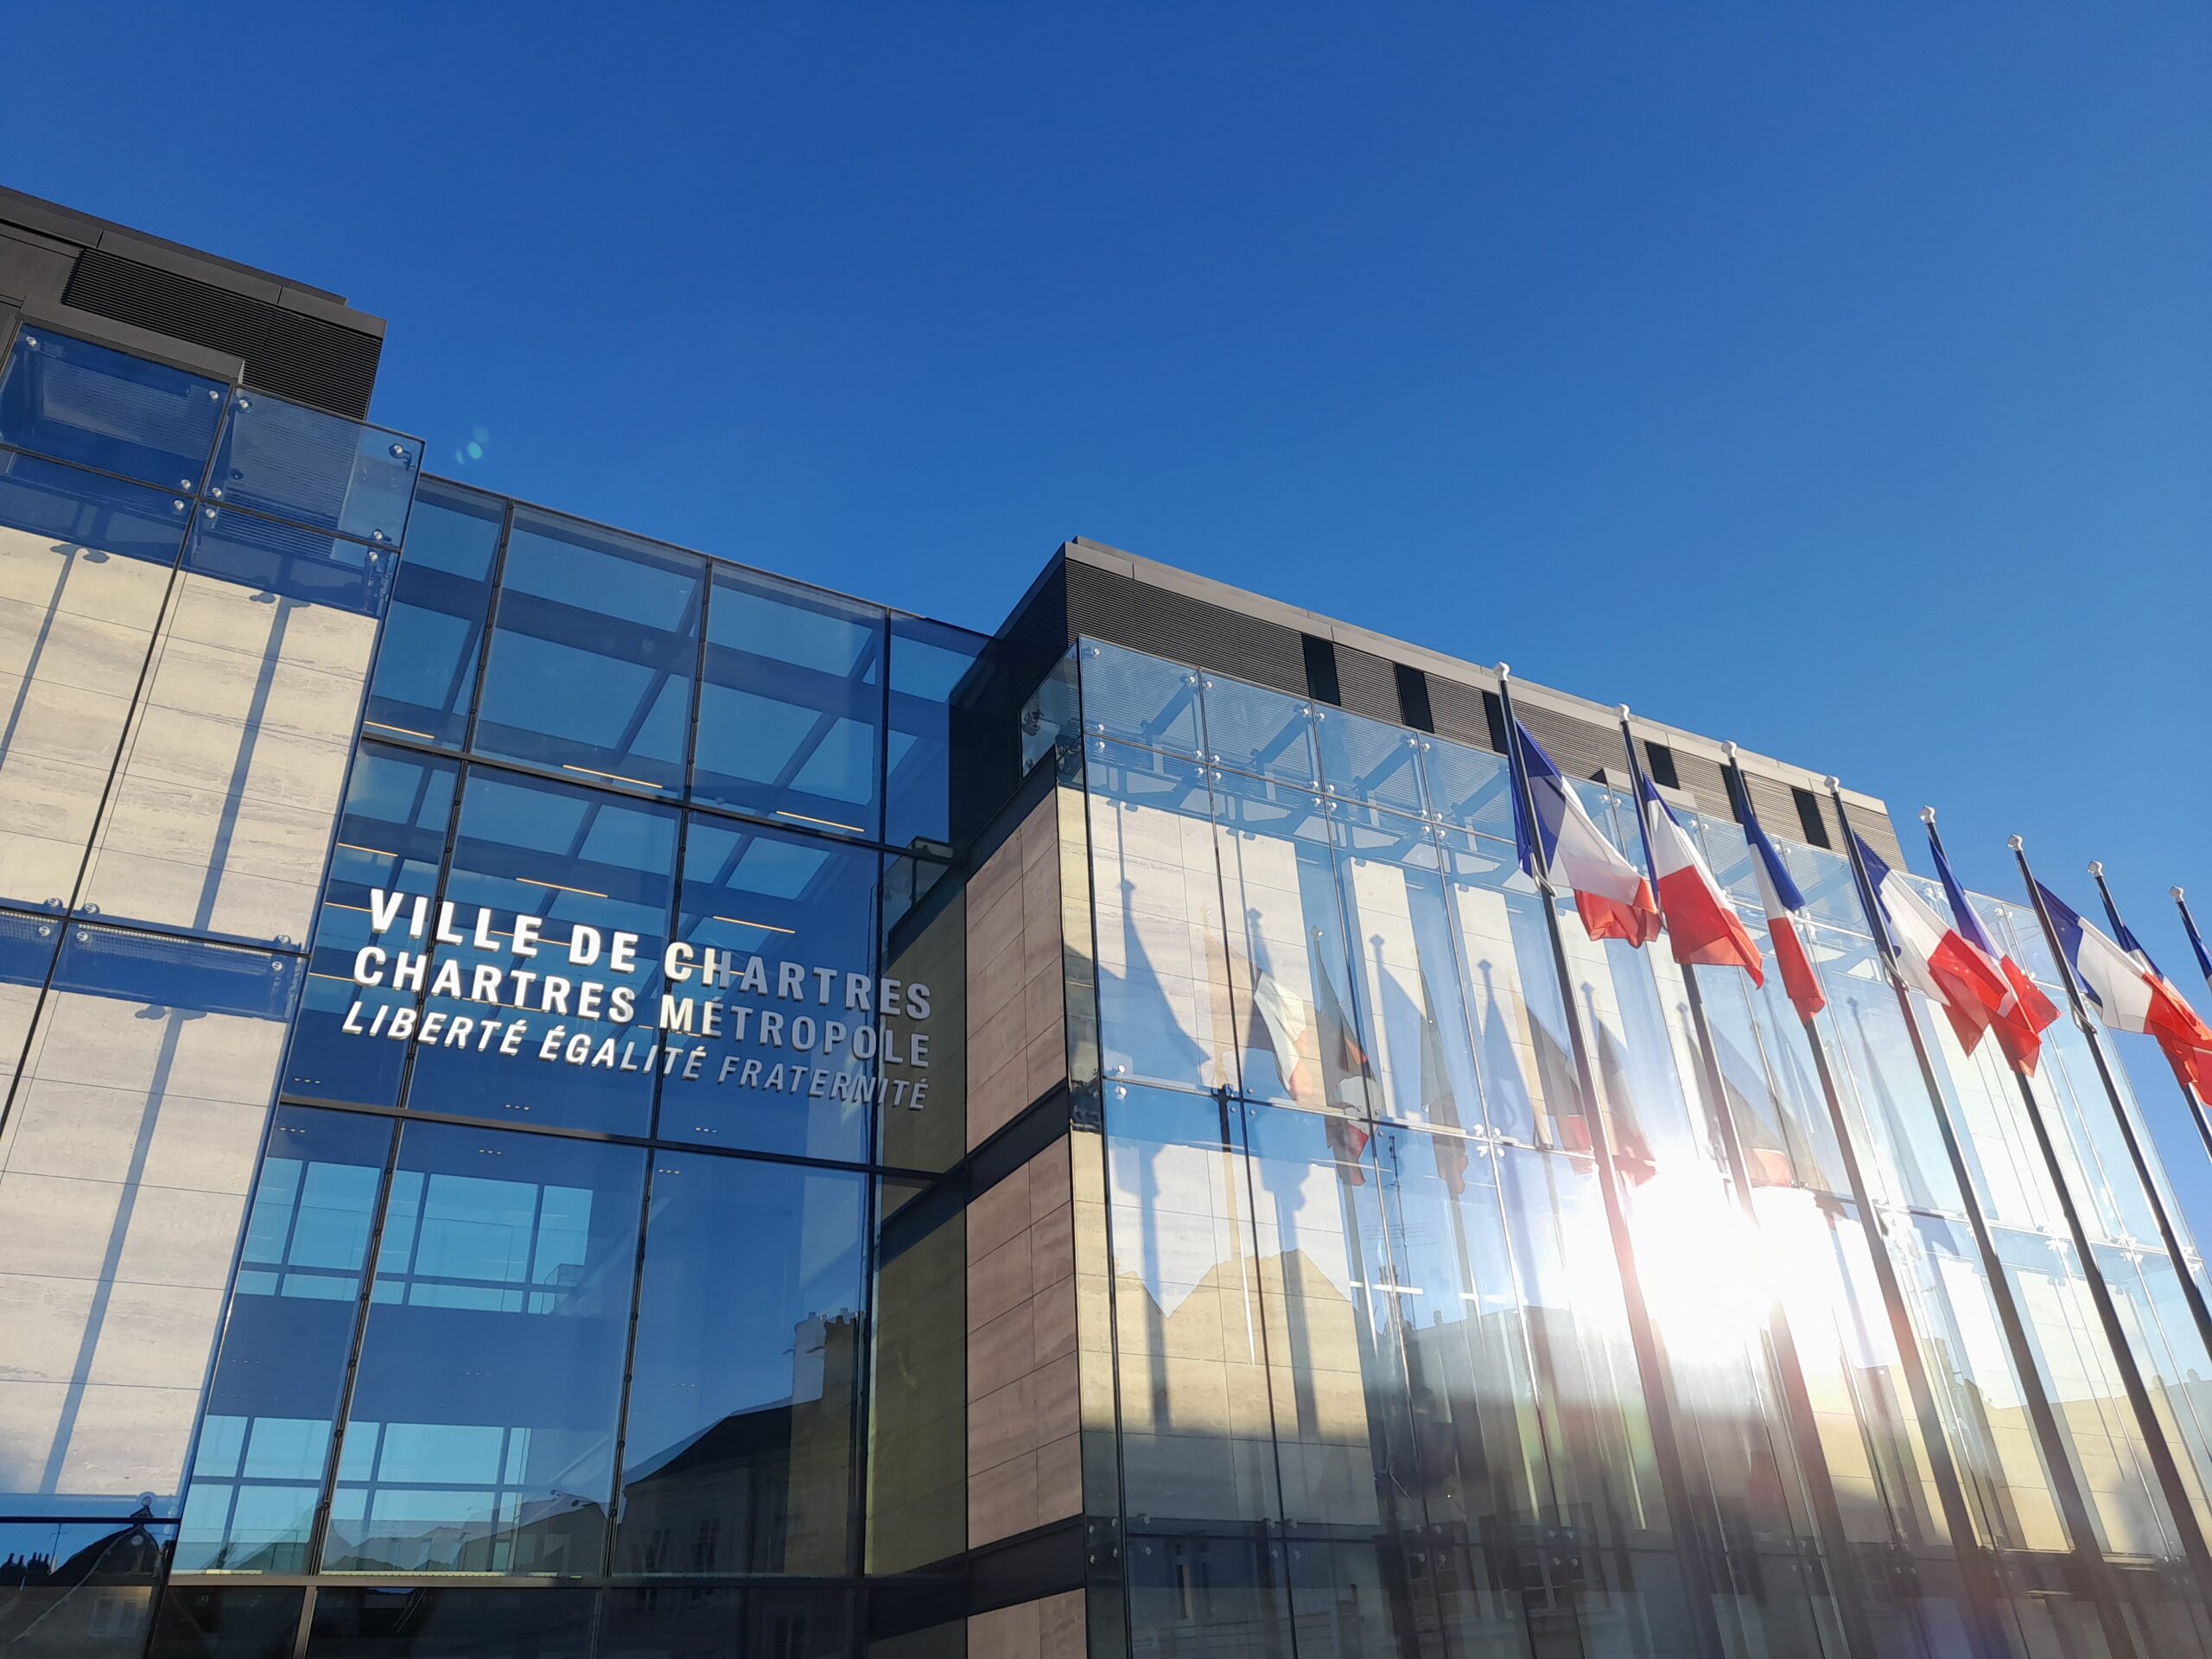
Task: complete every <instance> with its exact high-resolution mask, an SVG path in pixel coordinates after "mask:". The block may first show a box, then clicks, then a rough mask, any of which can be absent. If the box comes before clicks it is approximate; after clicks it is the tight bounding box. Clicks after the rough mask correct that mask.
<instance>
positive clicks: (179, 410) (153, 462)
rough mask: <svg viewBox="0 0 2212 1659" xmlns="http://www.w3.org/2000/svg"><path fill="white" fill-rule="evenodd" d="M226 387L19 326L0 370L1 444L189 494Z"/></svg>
mask: <svg viewBox="0 0 2212 1659" xmlns="http://www.w3.org/2000/svg"><path fill="white" fill-rule="evenodd" d="M226 390H227V388H226V387H225V386H224V385H223V384H222V383H221V382H219V381H216V380H209V379H206V378H202V377H201V376H199V375H196V374H187V373H186V372H184V371H183V370H181V369H172V368H168V367H166V366H164V365H162V364H159V363H149V362H148V361H146V359H143V358H139V357H130V356H127V355H125V354H124V353H122V352H111V351H110V350H108V348H107V347H106V346H93V345H91V344H88V343H87V342H86V341H84V340H72V339H70V338H69V336H68V335H67V334H54V333H52V332H50V331H49V330H48V329H44V328H35V327H26V328H24V329H23V330H22V332H21V333H20V334H17V335H16V349H15V352H14V353H13V354H12V355H10V358H9V359H8V369H7V372H6V374H5V375H4V376H0V443H6V444H13V445H14V446H15V447H16V448H19V449H29V450H30V451H32V452H33V453H35V454H41V455H52V456H53V457H54V459H56V460H57V461H75V462H76V463H77V464H78V465H79V466H81V467H99V469H100V471H102V472H104V473H119V474H122V475H123V476H124V477H125V478H135V479H137V480H140V481H141V482H143V483H147V484H151V485H154V486H156V487H157V488H159V489H164V490H181V491H184V492H187V493H189V492H191V491H194V490H196V489H198V488H199V487H200V474H202V473H203V472H205V471H206V470H207V451H208V450H209V448H212V447H213V444H214V442H215V423H216V422H217V421H219V419H220V418H221V417H222V413H223V395H224V393H225V391H226Z"/></svg>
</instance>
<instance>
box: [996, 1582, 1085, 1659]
mask: <svg viewBox="0 0 2212 1659" xmlns="http://www.w3.org/2000/svg"><path fill="white" fill-rule="evenodd" d="M1083 1615H1084V1602H1083V1592H1082V1591H1080V1590H1069V1591H1066V1592H1063V1593H1061V1594H1059V1595H1057V1596H1046V1597H1043V1598H1041V1599H1039V1600H1036V1601H1020V1602H1016V1603H1015V1604H1014V1605H1013V1606H1011V1607H999V1608H995V1609H993V1610H992V1611H989V1612H988V1613H977V1614H976V1616H975V1617H974V1618H970V1619H969V1621H968V1659H1081V1656H1082V1655H1083V1653H1084V1650H1085V1641H1084V1616H1083Z"/></svg>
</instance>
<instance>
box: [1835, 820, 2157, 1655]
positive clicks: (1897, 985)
mask: <svg viewBox="0 0 2212 1659" xmlns="http://www.w3.org/2000/svg"><path fill="white" fill-rule="evenodd" d="M1827 785H1828V793H1829V795H1830V797H1831V798H1833V799H1834V802H1835V810H1836V817H1837V818H1838V819H1839V820H1840V821H1841V823H1842V824H1843V842H1844V847H1845V849H1846V850H1847V852H1848V853H1849V855H1850V857H1851V873H1852V875H1853V878H1854V879H1855V880H1856V882H1857V885H1858V887H1859V906H1860V907H1861V908H1862V909H1863V910H1864V911H1865V912H1866V925H1867V927H1868V928H1869V930H1871V931H1872V934H1873V938H1874V949H1875V952H1876V954H1877V955H1878V957H1880V959H1881V963H1882V968H1883V971H1884V974H1885V976H1886V977H1887V978H1888V980H1889V982H1890V988H1891V990H1893V991H1895V992H1896V993H1897V1012H1898V1014H1900V1015H1901V1016H1902V1017H1903V1018H1904V1028H1905V1034H1906V1035H1907V1036H1908V1037H1909V1038H1910V1039H1911V1041H1912V1056H1913V1058H1914V1059H1915V1060H1916V1062H1917V1063H1918V1064H1919V1067H1920V1080H1921V1084H1922V1085H1923V1087H1924V1088H1925V1089H1926V1090H1927V1091H1928V1104H1929V1110H1930V1111H1931V1112H1933V1113H1934V1114H1935V1118H1936V1133H1937V1135H1938V1136H1939V1138H1940V1139H1941V1140H1942V1142H1943V1157H1944V1160H1945V1161H1946V1162H1947V1163H1948V1164H1949V1165H1950V1166H1951V1179H1952V1181H1953V1182H1954V1184H1955V1185H1956V1186H1957V1188H1958V1192H1959V1202H1960V1203H1961V1205H1964V1206H1965V1208H1966V1215H1967V1229H1968V1230H1969V1231H1971V1232H1972V1233H1973V1235H1974V1254H1975V1255H1977V1256H1979V1257H1980V1261H1981V1270H1982V1276H1983V1278H1984V1280H1985V1281H1986V1282H1987V1284H1988V1286H1989V1298H1990V1301H1991V1302H1992V1303H1993V1305H1994V1306H1995V1307H1996V1310H1997V1323H1998V1325H1999V1328H2000V1329H2001V1330H2002V1331H2003V1332H2004V1333H2005V1351H2006V1353H2007V1354H2008V1355H2009V1356H2010V1357H2011V1358H2012V1371H2013V1380H2014V1381H2015V1382H2017V1383H2018V1384H2019V1387H2020V1397H2021V1402H2022V1403H2023V1404H2024V1406H2025V1408H2026V1409H2027V1414H2028V1421H2029V1423H2030V1424H2031V1426H2032V1427H2033V1428H2034V1430H2035V1435H2036V1445H2037V1449H2038V1450H2040V1451H2041V1452H2042V1453H2043V1462H2044V1474H2045V1476H2046V1477H2047V1478H2049V1480H2050V1494H2051V1498H2052V1501H2053V1502H2054V1503H2056V1505H2057V1506H2058V1514H2059V1518H2060V1520H2061V1521H2062V1522H2063V1524H2064V1526H2065V1529H2066V1537H2067V1541H2068V1542H2069V1544H2070V1545H2071V1546H2072V1547H2073V1550H2074V1555H2075V1560H2076V1561H2077V1562H2078V1563H2079V1564H2080V1566H2081V1567H2082V1572H2083V1573H2085V1574H2086V1575H2087V1577H2088V1588H2089V1595H2090V1599H2091V1601H2092V1602H2093V1603H2094V1605H2095V1606H2096V1610H2097V1622H2098V1624H2099V1625H2100V1627H2101V1629H2102V1630H2103V1631H2104V1637H2105V1643H2106V1645H2107V1647H2109V1648H2110V1649H2112V1651H2113V1654H2114V1655H2123V1654H2133V1653H2134V1652H2136V1651H2137V1647H2136V1643H2135V1638H2134V1636H2133V1633H2132V1632H2131V1630H2130V1629H2129V1626H2128V1621H2127V1616H2126V1612H2125V1611H2124V1610H2123V1609H2122V1608H2121V1606H2120V1599H2119V1596H2118V1594H2117V1591H2116V1588H2115V1586H2114V1585H2113V1579H2112V1567H2111V1563H2110V1562H2109V1561H2107V1560H2106V1558H2105V1554H2104V1550H2103V1548H2102V1546H2101V1545H2100V1544H2099V1543H2098V1541H2097V1529H2096V1523H2095V1522H2094V1520H2093V1519H2092V1518H2091V1517H2090V1514H2089V1504H2088V1499H2087V1498H2086V1497H2084V1496H2083V1495H2082V1483H2081V1481H2080V1479H2079V1478H2077V1477H2076V1476H2075V1472H2074V1465H2073V1464H2072V1462H2071V1461H2070V1460H2069V1459H2068V1458H2067V1455H2066V1441H2065V1437H2064V1436H2063V1434H2061V1433H2060V1432H2059V1427H2058V1414H2057V1413H2056V1411H2054V1410H2053V1409H2052V1408H2051V1403H2050V1394H2049V1393H2048V1392H2047V1391H2046V1390H2045V1389H2044V1385H2043V1376H2042V1373H2041V1372H2039V1371H2038V1370H2037V1368H2036V1351H2035V1346H2034V1344H2033V1343H2032V1342H2031V1341H2030V1339H2029V1337H2028V1328H2027V1322H2026V1321H2025V1320H2024V1319H2022V1317H2021V1315H2020V1305H2019V1300H2018V1298H2017V1297H2016V1296H2014V1295H2013V1294H2012V1281H2010V1280H2009V1279H2007V1278H2006V1277H2005V1263H2004V1261H2003V1259H2002V1258H2001V1257H2000V1256H1999V1255H1998V1253H1997V1243H1996V1240H1995V1239H1994V1238H1993V1237H1992V1236H1990V1231H1989V1222H1988V1219H1987V1218H1986V1217H1985V1216H1983V1214H1982V1213H1981V1202H1980V1198H1977V1197H1976V1196H1975V1193H1974V1173H1973V1171H1972V1170H1971V1169H1970V1168H1969V1167H1968V1166H1967V1158H1966V1151H1965V1148H1964V1147H1963V1146H1962V1145H1961V1142H1960V1140H1959V1131H1958V1128H1957V1126H1956V1125H1955V1124H1954V1123H1953V1122H1952V1121H1951V1109H1950V1107H1949V1106H1948V1104H1947V1103H1945V1101H1944V1098H1943V1085H1942V1081H1941V1080H1940V1078H1939V1077H1938V1076H1937V1074H1936V1057H1935V1056H1934V1055H1932V1054H1930V1053H1929V1052H1928V1039H1927V1038H1926V1037H1925V1036H1923V1034H1922V1033H1921V1029H1920V1020H1919V1018H1918V1017H1917V1016H1916V1014H1914V1012H1913V1007H1912V994H1911V992H1910V991H1909V990H1908V989H1907V988H1906V987H1905V982H1904V978H1903V976H1901V975H1900V974H1899V973H1898V971H1897V945H1896V942H1895V941H1893V940H1892V939H1891V938H1890V930H1889V928H1888V926H1887V925H1885V923H1884V922H1883V920H1882V901H1881V899H1880V898H1879V896H1878V894H1877V893H1875V891H1874V883H1873V881H1872V879H1871V878H1870V877H1869V876H1868V875H1867V874H1866V862H1865V861H1864V860H1862V859H1861V858H1860V857H1859V837H1858V836H1857V835H1856V833H1855V832H1853V829H1852V828H1851V815H1850V814H1849V813H1848V812H1847V811H1846V810H1844V804H1843V788H1842V785H1840V784H1839V783H1838V782H1837V781H1836V780H1835V779H1833V778H1831V779H1828V780H1827Z"/></svg>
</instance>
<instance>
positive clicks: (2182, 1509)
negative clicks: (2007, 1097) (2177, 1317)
mask: <svg viewBox="0 0 2212 1659" xmlns="http://www.w3.org/2000/svg"><path fill="white" fill-rule="evenodd" d="M2009 845H2010V846H2011V847H2012V856H2013V857H2014V858H2016V859H2018V861H2019V864H2020V878H2021V880H2024V881H2025V882H2026V883H2027V884H2028V898H2029V900H2030V902H2031V903H2032V904H2033V905H2034V906H2035V909H2036V920H2037V921H2038V922H2040V923H2041V924H2042V925H2043V936H2044V938H2045V939H2046V940H2047V941H2049V942H2050V954H2051V955H2052V956H2054V957H2056V958H2057V959H2058V976H2059V977H2060V978H2061V979H2063V981H2065V982H2066V1001H2067V1003H2068V1004H2069V1007H2071V1008H2072V1009H2073V1012H2074V1023H2075V1025H2076V1026H2078V1027H2080V1028H2081V1032H2082V1038H2083V1039H2084V1040H2085V1041H2086V1042H2087V1043H2088V1046H2089V1058H2091V1059H2093V1060H2094V1061H2095V1062H2096V1065H2097V1079H2098V1081H2099V1082H2101V1083H2102V1084H2104V1086H2105V1098H2106V1099H2107V1100H2108V1101H2110V1102H2111V1103H2112V1115H2113V1121H2114V1122H2117V1123H2118V1124H2119V1125H2120V1139H2121V1140H2122V1141H2126V1144H2127V1158H2128V1161H2129V1162H2130V1163H2132V1164H2133V1165H2134V1166H2135V1179H2137V1180H2139V1181H2140V1182H2141V1183H2142V1184H2143V1196H2144V1198H2145V1200H2147V1201H2148V1203H2149V1204H2150V1206H2151V1214H2152V1217H2155V1218H2156V1219H2157V1221H2158V1238H2159V1240H2160V1242H2161V1243H2164V1245H2165V1247H2166V1255H2167V1257H2168V1258H2169V1259H2170V1260H2171V1262H2173V1264H2174V1277H2175V1278H2176V1279H2177V1280H2178V1281H2180V1282H2181V1292H2182V1299H2183V1300H2184V1301H2186V1302H2187V1303H2188V1304H2189V1313H2190V1318H2191V1319H2195V1320H2196V1334H2197V1338H2198V1339H2199V1340H2200V1341H2202V1343H2203V1344H2204V1352H2205V1356H2206V1357H2207V1358H2208V1359H2212V1309H2208V1308H2207V1307H2206V1306H2205V1302H2204V1294H2203V1292H2202V1291H2201V1290H2199V1289H2198V1288H2197V1285H2196V1274H2193V1273H2191V1272H2190V1270H2189V1258H2188V1257H2187V1256H2185V1255H2183V1254H2182V1249H2181V1236H2180V1235H2179V1234H2178V1233H2177V1231H2176V1230H2175V1228H2174V1224H2173V1217H2172V1216H2171V1215H2170V1214H2169V1213H2168V1212H2167V1210H2166V1205H2165V1200H2164V1199H2163V1198H2160V1197H2159V1196H2158V1184H2157V1182H2156V1181H2154V1180H2153V1179H2152V1175H2151V1165H2150V1162H2149V1160H2147V1159H2145V1157H2144V1155H2143V1143H2142V1141H2141V1140H2140V1139H2139V1137H2138V1136H2137V1135H2136V1133H2135V1126H2134V1124H2133V1123H2132V1122H2129V1121H2128V1116H2127V1108H2126V1104H2125V1103H2123V1102H2122V1101H2121V1099H2120V1084H2118V1083H2117V1082H2116V1081H2114V1079H2113V1074H2112V1066H2111V1065H2110V1063H2109V1062H2107V1059H2106V1058H2105V1052H2104V1047H2103V1046H2102V1045H2101V1044H2100V1043H2099V1042H2098V1041H2097V1033H2096V1026H2095V1022H2094V1021H2093V1020H2091V1019H2090V1018H2089V1012H2088V1009H2087V1008H2086V1007H2083V1006H2082V992H2081V988H2080V987H2079V986H2077V985H2076V984H2075V982H2074V969H2073V967H2072V965H2071V964H2070V963H2068V961H2067V960H2066V950H2065V947H2064V946H2063V944H2060V943H2059V938H2058V928H2057V925H2056V924H2055V923H2054V922H2052V920H2051V918H2050V909H2049V907H2048V906H2045V905H2044V901H2043V890H2042V889H2041V888H2040V887H2037V885H2036V874H2035V871H2034V870H2033V869H2032V868H2030V867H2029V864H2028V849H2027V844H2026V843H2025V842H2023V841H2022V840H2021V839H2020V837H2019V836H2013V837H2012V840H2011V842H2010V843H2009ZM2098 885H2099V886H2100V887H2101V886H2103V878H2102V877H2101V876H2100V877H2099V878H2098ZM2027 1082H2028V1080H2027V1078H2026V1077H2022V1078H2021V1079H2020V1084H2021V1087H2022V1090H2024V1091H2025V1090H2026V1089H2027ZM2052 1173H2053V1175H2054V1177H2055V1176H2056V1173H2057V1172H2056V1166H2054V1167H2053V1171H2052ZM2066 1211H2067V1215H2068V1217H2069V1220H2071V1219H2072V1217H2073V1215H2074V1211H2073V1208H2072V1206H2071V1204H2070V1202H2069V1204H2068V1205H2066ZM2085 1243H2086V1240H2078V1241H2077V1242H2076V1243H2075V1249H2077V1250H2080V1249H2083V1248H2084V1245H2085ZM2102 1278H2103V1274H2102V1273H2101V1272H2100V1273H2099V1274H2098V1276H2097V1278H2096V1279H2094V1280H2092V1281H2091V1285H2092V1287H2093V1288H2094V1287H2095V1286H2096V1285H2098V1284H2099V1283H2101V1281H2102ZM2102 1295H2103V1300H2101V1301H2100V1302H2099V1304H2098V1306H2099V1309H2100V1315H2101V1310H2102V1308H2103V1306H2104V1304H2105V1302H2106V1301H2109V1300H2110V1299H2111V1295H2110V1292H2109V1290H2107V1291H2105V1292H2103V1293H2102ZM2125 1336H2126V1332H2124V1331H2122V1330H2121V1329H2120V1325H2119V1323H2118V1316H2117V1314H2115V1315H2114V1319H2113V1329H2112V1332H2111V1337H2112V1340H2113V1344H2114V1345H2115V1346H2117V1345H2118V1344H2120V1342H2121V1341H2122V1340H2123V1339H2124V1338H2125ZM2131 1370H2135V1371H2136V1386H2137V1388H2141V1387H2142V1377H2141V1375H2140V1372H2139V1370H2136V1368H2135V1364H2134V1360H2133V1356H2132V1355H2131V1356H2130V1357H2128V1359H2127V1361H2126V1364H2125V1365H2124V1366H2123V1367H2122V1370H2121V1372H2120V1377H2121V1381H2122V1382H2123V1383H2124V1382H2126V1379H2127V1376H2128V1375H2129V1373H2130V1371H2131ZM2134 1392H2135V1391H2134V1389H2131V1390H2130V1391H2129V1396H2128V1397H2129V1399H2130V1400H2131V1401H2133V1400H2134ZM2136 1411H2137V1415H2138V1416H2139V1417H2140V1418H2141V1419H2142V1423H2143V1434H2144V1438H2145V1440H2151V1439H2152V1436H2153V1435H2157V1440H2156V1446H2155V1449H2154V1451H2153V1453H2152V1467H2153V1468H2154V1469H2157V1470H2158V1484H2160V1486H2161V1487H2164V1485H2165V1484H2166V1473H2165V1470H2164V1467H2163V1466H2162V1465H2164V1464H2172V1465H2174V1467H2173V1482H2174V1485H2173V1490H2172V1491H2168V1492H2167V1494H2166V1502H2167V1503H2168V1504H2169V1505H2178V1506H2179V1512H2178V1513H2177V1515H2176V1516H2175V1525H2176V1526H2177V1528H2178V1529H2180V1530H2181V1533H2182V1545H2183V1550H2184V1551H2190V1538H2191V1537H2192V1535H2193V1536H2194V1538H2195V1539H2196V1551H2205V1549H2206V1546H2205V1540H2204V1533H2203V1529H2202V1527H2200V1526H2198V1525H2197V1522H2196V1508H2195V1506H2194V1504H2193V1503H2192V1502H2191V1498H2190V1491H2189V1489H2188V1487H2187V1485H2186V1484H2184V1483H2183V1480H2182V1478H2181V1468H2180V1465H2179V1464H2178V1463H2177V1462H2176V1461H2175V1459H2174V1455H2173V1448H2172V1446H2170V1445H2168V1444H2167V1443H2166V1441H2165V1438H2164V1435H2163V1434H2160V1433H2158V1429H2159V1424H2158V1418H2157V1415H2156V1414H2155V1413H2154V1412H2153V1411H2152V1406H2151V1395H2150V1392H2149V1390H2148V1389H2143V1397H2142V1400H2141V1401H2140V1402H2139V1403H2138V1404H2137V1407H2136ZM2184 1515H2185V1516H2186V1517H2187V1519H2186V1522H2183V1516H2184ZM2190 1570H2191V1572H2192V1573H2195V1574H2196V1580H2197V1582H2198V1583H2199V1584H2200V1585H2202V1586H2205V1587H2206V1589H2207V1590H2208V1591H2212V1552H2207V1553H2205V1554H2203V1555H2202V1559H2200V1558H2199V1556H2198V1554H2196V1553H2195V1552H2190Z"/></svg>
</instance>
